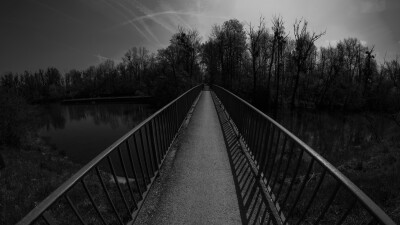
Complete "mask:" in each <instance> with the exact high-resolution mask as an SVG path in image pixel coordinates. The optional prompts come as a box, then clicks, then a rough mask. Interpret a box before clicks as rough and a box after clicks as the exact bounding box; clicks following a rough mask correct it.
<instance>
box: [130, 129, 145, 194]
mask: <svg viewBox="0 0 400 225" xmlns="http://www.w3.org/2000/svg"><path fill="white" fill-rule="evenodd" d="M139 138H140V137H139ZM133 143H134V145H135V153H136V157H137V160H138V163H139V168H140V173H141V175H142V180H143V184H144V186H145V188H144V190H145V191H146V190H147V181H146V176H145V175H144V171H143V165H142V159H141V158H140V154H139V147H138V143H137V140H136V134H133Z"/></svg>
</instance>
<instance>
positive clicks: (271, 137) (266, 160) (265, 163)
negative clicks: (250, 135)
mask: <svg viewBox="0 0 400 225" xmlns="http://www.w3.org/2000/svg"><path fill="white" fill-rule="evenodd" d="M271 126H272V125H271ZM275 130H276V128H275V126H272V131H271V133H270V135H269V137H268V142H267V143H268V144H267V148H266V152H265V154H264V157H265V158H264V159H262V160H261V162H263V163H262V167H261V170H260V171H259V174H261V173H263V174H264V176H265V175H266V174H265V172H266V169H267V167H268V165H269V160H270V158H271V157H270V156H271V151H272V145H273V143H274V136H275Z"/></svg>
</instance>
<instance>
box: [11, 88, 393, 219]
mask: <svg viewBox="0 0 400 225" xmlns="http://www.w3.org/2000/svg"><path fill="white" fill-rule="evenodd" d="M18 224H388V225H389V224H395V223H394V222H393V221H392V220H391V218H389V217H388V216H387V215H386V213H385V212H384V211H382V209H381V208H380V207H378V206H377V205H376V204H375V203H374V202H373V201H372V200H371V199H370V198H369V197H368V196H367V195H365V194H364V193H363V192H362V191H361V190H360V189H359V188H358V187H357V186H356V185H354V184H353V183H352V182H351V181H350V180H349V179H348V178H346V177H345V176H344V175H343V174H342V173H341V172H340V171H338V170H337V169H336V168H335V167H334V166H332V165H331V164H330V163H329V162H328V161H326V160H325V159H324V158H323V157H322V156H320V155H319V154H318V153H317V152H316V151H314V150H313V149H311V148H310V147H309V146H307V145H306V144H305V143H303V142H302V141H301V140H300V139H299V138H297V137H296V136H295V135H293V134H292V133H291V132H289V131H288V130H286V129H285V128H284V127H282V126H281V125H280V124H278V123H277V122H276V121H274V120H273V119H271V118H270V117H268V116H267V115H265V114H264V113H262V112H261V111H259V110H258V109H256V108H254V107H253V106H252V105H250V104H249V103H247V102H246V101H244V100H243V99H241V98H239V97H238V96H236V95H234V94H233V93H231V92H229V91H227V90H226V89H224V88H222V87H219V86H212V87H211V88H210V87H208V86H204V85H198V86H196V87H194V88H192V89H190V90H189V91H187V92H186V93H184V94H182V95H181V96H180V97H178V98H177V99H175V100H174V101H172V102H171V103H169V104H168V105H166V106H165V107H163V108H162V109H160V110H159V111H157V112H156V113H154V114H153V115H152V116H150V117H149V118H147V119H146V120H144V121H143V122H142V123H140V124H139V125H138V126H136V127H135V128H134V129H132V130H131V131H130V132H128V133H127V134H126V135H124V136H123V137H121V138H120V139H119V140H118V141H116V142H115V143H114V144H112V145H111V146H110V147H108V148H107V149H106V150H104V151H103V152H102V153H100V154H99V155H98V156H97V157H96V158H94V159H93V160H92V161H91V162H89V163H88V164H87V165H85V166H84V167H83V168H82V169H81V170H80V171H78V172H77V173H76V174H75V175H74V176H73V177H71V178H70V179H69V180H68V181H66V182H65V183H64V184H63V185H61V186H60V187H59V188H58V189H57V190H55V191H54V192H53V193H52V194H50V195H49V196H48V197H47V198H46V199H45V200H44V201H43V202H41V203H40V204H39V205H38V206H37V207H36V208H35V209H33V210H32V211H31V212H30V213H29V214H28V215H26V216H25V218H23V219H22V220H21V221H20V222H19V223H18Z"/></svg>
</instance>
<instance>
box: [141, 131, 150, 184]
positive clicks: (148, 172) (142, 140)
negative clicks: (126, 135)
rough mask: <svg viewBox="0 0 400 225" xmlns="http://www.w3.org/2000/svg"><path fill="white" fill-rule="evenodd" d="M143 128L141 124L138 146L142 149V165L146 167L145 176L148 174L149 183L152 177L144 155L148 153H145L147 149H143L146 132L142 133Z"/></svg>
mask: <svg viewBox="0 0 400 225" xmlns="http://www.w3.org/2000/svg"><path fill="white" fill-rule="evenodd" d="M143 129H145V126H143V127H142V128H140V129H139V137H140V138H139V141H140V146H141V149H142V151H141V152H142V154H143V161H144V166H145V168H146V174H147V176H148V179H149V183H150V178H151V177H152V176H151V174H152V171H151V167H149V165H148V163H147V157H146V155H148V154H146V150H147V149H145V144H146V140H145V138H146V135H145V134H146V133H145V134H143Z"/></svg>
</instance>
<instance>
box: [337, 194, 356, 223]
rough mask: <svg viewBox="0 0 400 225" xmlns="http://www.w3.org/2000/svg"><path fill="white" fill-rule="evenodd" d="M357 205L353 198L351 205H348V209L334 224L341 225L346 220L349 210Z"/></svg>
mask: <svg viewBox="0 0 400 225" xmlns="http://www.w3.org/2000/svg"><path fill="white" fill-rule="evenodd" d="M356 203H357V199H356V198H353V200H352V201H351V203H350V204H349V207H348V208H347V209H346V211H345V212H344V213H343V215H342V216H341V217H340V219H339V220H338V221H337V222H336V225H340V224H342V223H343V221H344V220H345V219H346V218H347V216H348V215H349V213H350V212H351V210H352V209H353V207H354V205H355V204H356Z"/></svg>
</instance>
